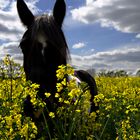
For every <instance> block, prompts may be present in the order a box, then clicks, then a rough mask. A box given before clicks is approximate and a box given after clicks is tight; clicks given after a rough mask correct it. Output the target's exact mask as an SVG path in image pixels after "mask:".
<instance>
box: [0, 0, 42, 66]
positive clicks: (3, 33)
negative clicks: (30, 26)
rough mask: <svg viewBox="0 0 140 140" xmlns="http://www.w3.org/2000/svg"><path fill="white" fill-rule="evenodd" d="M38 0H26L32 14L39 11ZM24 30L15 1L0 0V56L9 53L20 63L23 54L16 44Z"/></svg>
mask: <svg viewBox="0 0 140 140" xmlns="http://www.w3.org/2000/svg"><path fill="white" fill-rule="evenodd" d="M38 1H39V0H26V3H27V5H28V6H29V8H30V9H31V11H32V12H33V13H34V14H37V13H38V12H39V11H40V10H39V9H38V8H37V7H36V3H37V2H38ZM25 30H26V29H25V28H24V27H23V25H22V23H21V22H20V19H19V17H18V13H17V8H16V1H15V0H6V1H5V0H0V58H3V57H4V56H5V55H6V54H10V55H11V56H12V57H13V58H14V59H15V60H16V61H17V62H20V63H22V57H23V56H22V53H21V50H20V48H18V45H19V40H20V39H21V37H22V35H23V33H24V32H25ZM2 42H5V43H2Z"/></svg>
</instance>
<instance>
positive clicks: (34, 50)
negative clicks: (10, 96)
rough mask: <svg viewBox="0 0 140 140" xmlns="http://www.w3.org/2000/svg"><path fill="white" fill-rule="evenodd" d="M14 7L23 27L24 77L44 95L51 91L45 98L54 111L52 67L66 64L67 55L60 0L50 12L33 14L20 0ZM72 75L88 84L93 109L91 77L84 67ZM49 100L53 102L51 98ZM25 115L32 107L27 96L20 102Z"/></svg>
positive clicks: (31, 110) (93, 85)
mask: <svg viewBox="0 0 140 140" xmlns="http://www.w3.org/2000/svg"><path fill="white" fill-rule="evenodd" d="M17 10H18V14H19V17H20V19H21V22H22V23H23V25H24V26H25V27H26V28H27V30H26V32H25V33H24V35H23V37H22V40H21V42H20V48H21V49H22V52H23V56H24V61H23V62H24V64H23V66H24V71H25V74H26V79H27V80H31V81H32V82H33V83H37V84H39V85H40V88H39V91H38V94H39V96H40V97H41V98H42V99H44V98H45V95H44V93H45V92H46V91H47V92H49V93H51V94H52V95H51V96H52V98H51V101H50V100H46V102H47V108H48V110H49V111H55V109H54V108H53V106H52V104H53V102H55V97H54V94H55V93H56V83H57V77H56V70H57V69H58V66H59V65H66V64H67V60H68V59H69V50H68V45H67V43H66V40H65V36H64V34H63V31H62V29H61V27H62V23H63V20H64V17H65V13H66V5H65V1H64V0H56V3H55V6H54V9H53V14H52V15H50V16H49V15H47V14H44V15H41V16H36V17H35V16H34V15H33V14H32V12H31V11H30V10H29V9H28V7H27V5H26V4H25V2H24V0H17ZM75 73H76V76H77V77H78V78H79V79H80V80H81V81H84V82H86V83H87V84H88V85H89V89H90V93H91V110H90V112H92V111H96V110H97V109H98V107H96V106H95V104H94V102H93V99H94V96H95V95H97V87H96V83H95V80H94V79H93V77H92V76H91V75H89V74H88V73H87V72H86V71H83V70H78V71H76V72H75ZM52 101H53V102H52ZM24 105H25V106H24V112H25V115H27V116H31V117H32V118H34V113H33V112H34V109H33V106H32V104H31V102H30V96H28V97H27V99H26V101H25V103H24Z"/></svg>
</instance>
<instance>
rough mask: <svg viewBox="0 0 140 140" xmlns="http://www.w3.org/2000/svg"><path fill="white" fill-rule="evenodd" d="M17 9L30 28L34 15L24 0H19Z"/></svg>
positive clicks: (22, 20)
mask: <svg viewBox="0 0 140 140" xmlns="http://www.w3.org/2000/svg"><path fill="white" fill-rule="evenodd" d="M17 11H18V14H19V17H20V19H21V22H22V23H23V24H24V25H25V26H26V27H27V28H28V27H29V26H31V25H32V23H33V21H34V15H33V14H32V12H31V11H30V10H29V9H28V7H27V5H26V3H25V2H24V0H17Z"/></svg>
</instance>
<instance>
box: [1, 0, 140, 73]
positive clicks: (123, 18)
mask: <svg viewBox="0 0 140 140" xmlns="http://www.w3.org/2000/svg"><path fill="white" fill-rule="evenodd" d="M0 1H1V2H0V52H1V53H0V57H1V58H2V57H3V56H4V55H5V54H7V53H9V54H11V55H12V56H13V58H14V59H15V60H17V61H18V62H21V61H22V54H21V51H20V49H19V48H18V47H17V46H18V44H19V41H20V39H21V37H22V34H23V33H24V31H25V30H26V29H25V28H24V27H23V26H22V24H21V23H20V20H19V18H18V15H17V12H16V6H15V4H16V1H15V0H0ZM65 1H66V5H67V14H66V17H65V21H64V23H63V31H64V34H65V36H66V40H67V43H68V46H69V49H70V52H71V57H72V62H71V63H72V64H73V65H75V66H77V68H82V69H89V68H94V69H96V70H102V69H108V70H112V69H113V70H118V69H124V70H127V71H129V72H135V71H137V70H138V69H140V8H139V7H140V0H133V1H132V0H65ZM26 3H27V5H28V6H29V7H30V9H31V11H32V12H33V13H34V14H35V15H40V14H42V13H46V12H51V10H52V9H53V6H54V4H55V0H26Z"/></svg>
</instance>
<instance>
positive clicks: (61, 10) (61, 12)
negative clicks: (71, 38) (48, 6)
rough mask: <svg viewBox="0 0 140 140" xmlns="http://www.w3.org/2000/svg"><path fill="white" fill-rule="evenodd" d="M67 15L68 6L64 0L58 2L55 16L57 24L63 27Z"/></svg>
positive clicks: (54, 10)
mask: <svg viewBox="0 0 140 140" xmlns="http://www.w3.org/2000/svg"><path fill="white" fill-rule="evenodd" d="M65 13H66V4H65V1H64V0H56V3H55V6H54V9H53V16H54V19H55V21H56V22H57V24H58V25H59V26H60V27H61V26H62V23H63V20H64V17H65Z"/></svg>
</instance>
